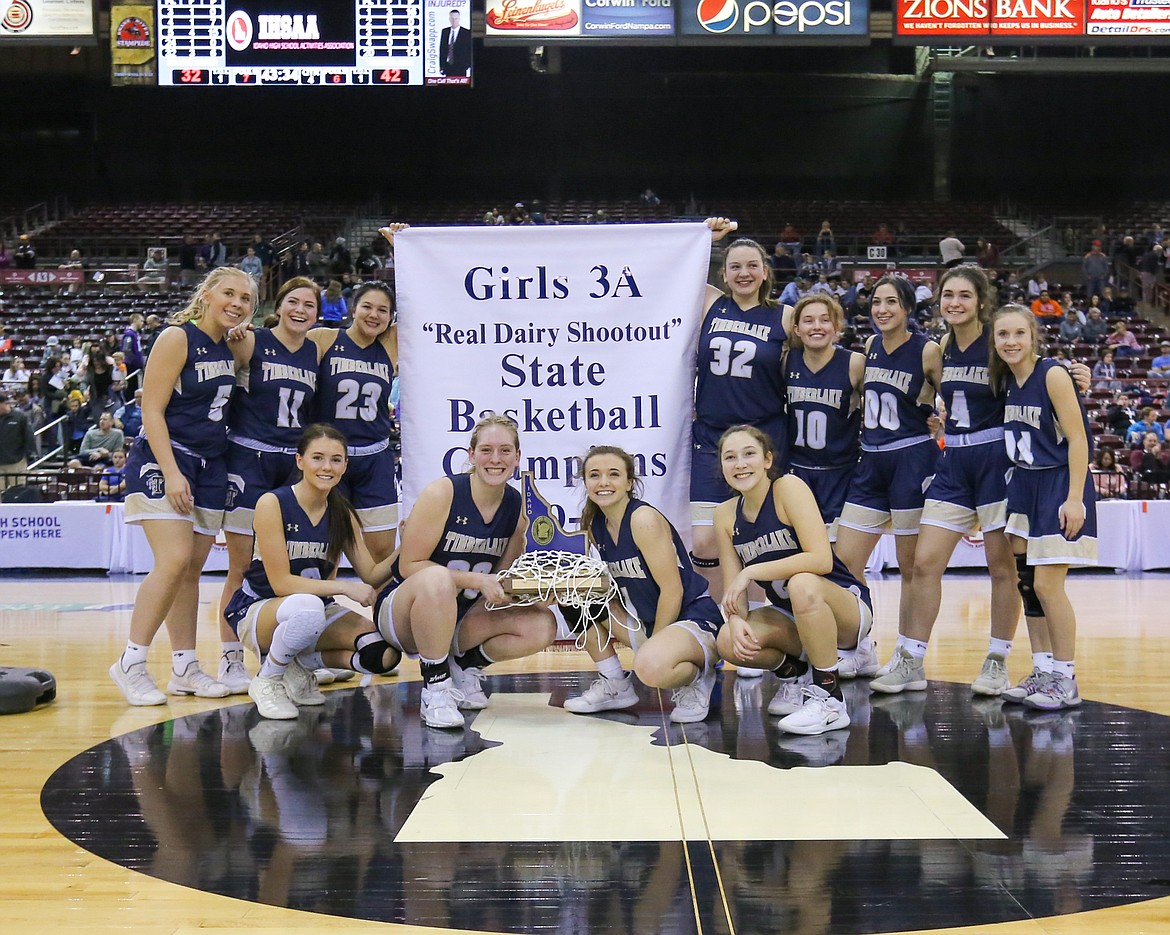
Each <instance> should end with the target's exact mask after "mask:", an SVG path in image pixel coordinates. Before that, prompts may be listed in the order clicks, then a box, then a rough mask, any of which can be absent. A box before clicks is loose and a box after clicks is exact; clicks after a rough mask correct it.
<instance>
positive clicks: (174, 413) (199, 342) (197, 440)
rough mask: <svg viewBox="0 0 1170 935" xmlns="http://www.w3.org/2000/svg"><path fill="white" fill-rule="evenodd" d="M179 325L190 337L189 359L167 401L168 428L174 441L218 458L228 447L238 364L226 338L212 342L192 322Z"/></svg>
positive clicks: (207, 456)
mask: <svg viewBox="0 0 1170 935" xmlns="http://www.w3.org/2000/svg"><path fill="white" fill-rule="evenodd" d="M178 327H180V328H182V329H183V333H184V334H185V335H186V336H187V362H186V363H185V364H183V370H182V372H181V373H180V374H179V379H178V380H176V381H175V388H174V391H173V392H172V393H171V399H170V402H168V403H167V409H166V422H167V431H168V432H169V433H170V436H171V442H172V443H173V444H178V445H182V446H183V447H184V448H187V449H189V450H190V451H192V452H194V453H195V454H196V455H198V456H199V457H201V458H218V457H220V456H221V455H223V453H224V451H226V450H227V426H228V420H227V417H228V411H229V405H228V404H229V403H230V401H231V398H232V390H233V389H234V388H235V385H236V364H235V361H234V360H233V359H232V352H231V351H229V350H228V347H227V344H226V343H224V342H223V341H213V340H212V339H211V338H210V337H208V336H207V335H206V334H205V333H204V332H202V331H200V330H199V329H198V328H197V327H196V326H195V325H194V324H193V323H191V322H187V323H186V324H183V325H179V326H178Z"/></svg>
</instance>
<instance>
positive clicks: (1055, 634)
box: [991, 305, 1097, 711]
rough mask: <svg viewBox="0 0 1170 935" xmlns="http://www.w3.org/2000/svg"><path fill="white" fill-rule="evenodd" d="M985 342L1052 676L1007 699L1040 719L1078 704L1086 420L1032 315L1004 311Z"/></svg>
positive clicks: (1038, 644)
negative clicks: (1077, 594)
mask: <svg viewBox="0 0 1170 935" xmlns="http://www.w3.org/2000/svg"><path fill="white" fill-rule="evenodd" d="M991 333H992V339H993V340H994V342H995V355H994V356H993V357H992V358H991V380H992V385H993V386H1004V385H1006V389H1007V393H1006V399H1005V401H1004V444H1005V446H1006V448H1007V454H1008V457H1009V458H1010V459H1011V461H1012V464H1013V469H1012V473H1011V477H1010V478H1009V480H1008V491H1007V514H1008V518H1007V534H1008V538H1009V539H1010V541H1011V543H1012V547H1013V549H1014V551H1015V553H1016V554H1017V555H1019V556H1023V557H1024V558H1025V563H1023V564H1022V565H1021V568H1020V577H1021V580H1022V581H1023V582H1024V583H1025V584H1028V585H1029V587H1030V588H1032V589H1034V593H1035V597H1036V599H1037V601H1038V602H1039V609H1040V610H1042V611H1043V621H1044V623H1043V625H1038V624H1040V618H1039V617H1038V616H1029V617H1028V632H1029V638H1030V640H1031V642H1032V649H1033V652H1036V651H1040V652H1041V653H1047V652H1051V654H1052V662H1051V669H1050V671H1047V672H1045V671H1043V670H1042V669H1041V671H1039V672H1034V673H1033V674H1032V675H1030V676H1029V677H1028V678H1027V679H1025V680H1024V682H1023V683H1021V684H1020V685H1019V686H1017V688H1014V689H1010V690H1009V691H1008V692H1005V695H1007V696H1008V697H1009V698H1011V700H1022V701H1023V702H1024V704H1026V705H1028V706H1030V707H1033V708H1038V709H1040V710H1044V711H1053V710H1058V709H1061V708H1071V707H1075V706H1076V705H1079V704H1080V703H1081V697H1080V694H1079V692H1078V691H1077V682H1076V662H1075V655H1076V638H1077V619H1076V613H1075V612H1074V610H1073V606H1072V603H1071V602H1070V601H1069V599H1068V595H1067V594H1066V593H1065V586H1064V583H1065V578H1066V576H1067V575H1068V566H1069V565H1072V564H1077V565H1093V564H1096V562H1097V514H1096V497H1095V494H1094V491H1093V485H1092V481H1091V480H1090V478H1089V457H1090V455H1091V451H1090V445H1089V425H1088V420H1087V419H1086V417H1085V412H1084V409H1083V408H1082V407H1081V402H1080V399H1079V398H1078V397H1077V392H1076V387H1075V386H1074V384H1073V380H1072V377H1070V376H1069V373H1068V371H1067V370H1066V369H1065V368H1064V366H1063V365H1062V364H1061V363H1060V362H1059V361H1056V360H1052V359H1051V358H1046V357H1040V356H1039V349H1040V337H1039V329H1038V327H1037V325H1036V317H1035V316H1034V315H1032V314H1031V313H1030V311H1029V310H1028V309H1026V308H1024V307H1023V306H1019V305H1006V306H1004V307H1003V308H1001V309H1000V310H999V311H998V312H996V313H995V316H994V317H993V318H992V319H991ZM1029 582H1030V584H1029ZM1022 590H1023V589H1022ZM1024 599H1025V602H1027V601H1028V600H1029V595H1028V593H1027V591H1026V590H1025V592H1024ZM1037 668H1040V667H1039V666H1037Z"/></svg>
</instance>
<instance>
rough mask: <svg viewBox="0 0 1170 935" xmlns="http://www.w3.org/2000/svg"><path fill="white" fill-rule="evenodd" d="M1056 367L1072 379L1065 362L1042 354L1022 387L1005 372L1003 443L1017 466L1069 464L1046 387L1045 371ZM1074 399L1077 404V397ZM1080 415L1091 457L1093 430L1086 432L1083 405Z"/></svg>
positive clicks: (1061, 434)
mask: <svg viewBox="0 0 1170 935" xmlns="http://www.w3.org/2000/svg"><path fill="white" fill-rule="evenodd" d="M1057 368H1058V369H1060V370H1062V371H1064V373H1065V376H1067V377H1068V379H1069V380H1070V381H1071V380H1072V375H1071V374H1069V373H1068V371H1067V370H1065V369H1064V365H1063V364H1061V363H1060V361H1058V360H1053V359H1051V358H1049V357H1041V358H1040V359H1039V360H1038V361H1036V369H1034V370H1033V371H1032V373H1031V374H1030V375H1029V377H1028V379H1027V380H1025V381H1024V385H1023V386H1018V385H1017V384H1016V378H1015V377H1014V376H1012V375H1011V374H1010V373H1009V374H1008V378H1007V400H1006V404H1005V406H1004V426H1003V427H1004V443H1005V444H1006V445H1007V453H1008V457H1009V458H1011V459H1012V462H1013V463H1014V464H1016V465H1017V466H1018V467H1023V468H1053V467H1068V438H1067V437H1066V436H1065V434H1064V430H1063V428H1062V427H1061V425H1060V421H1059V420H1058V419H1057V418H1056V410H1055V409H1053V407H1052V399H1051V397H1050V396H1049V395H1048V387H1047V379H1048V371H1049V370H1052V369H1057ZM1077 399H1078V403H1079V400H1080V397H1079V396H1078V398H1077ZM1080 418H1081V424H1082V425H1083V426H1084V430H1085V437H1086V438H1087V439H1088V440H1089V455H1090V456H1092V453H1093V433H1092V432H1090V431H1089V420H1088V419H1087V418H1086V417H1085V407H1084V406H1083V405H1081V406H1080Z"/></svg>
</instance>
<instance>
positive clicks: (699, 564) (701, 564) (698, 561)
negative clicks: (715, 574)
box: [687, 552, 719, 568]
mask: <svg viewBox="0 0 1170 935" xmlns="http://www.w3.org/2000/svg"><path fill="white" fill-rule="evenodd" d="M687 554H688V555H689V556H690V557H691V564H692V565H694V566H695V567H696V568H718V567H719V559H717V558H699V556H697V555H696V554H695V553H694V552H688V553H687Z"/></svg>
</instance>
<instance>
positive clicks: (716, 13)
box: [676, 0, 869, 44]
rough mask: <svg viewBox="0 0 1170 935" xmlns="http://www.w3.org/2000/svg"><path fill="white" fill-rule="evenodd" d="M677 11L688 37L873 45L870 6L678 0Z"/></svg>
mask: <svg viewBox="0 0 1170 935" xmlns="http://www.w3.org/2000/svg"><path fill="white" fill-rule="evenodd" d="M676 5H677V6H678V24H679V30H678V31H679V34H680V35H683V36H689V37H694V38H702V37H706V38H712V39H725V40H728V41H735V40H743V39H764V40H771V41H773V42H775V41H777V40H784V39H792V40H794V41H796V42H805V41H807V40H808V39H827V40H830V41H832V42H834V44H838V43H840V42H841V40H846V41H861V42H868V41H869V0H676Z"/></svg>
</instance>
